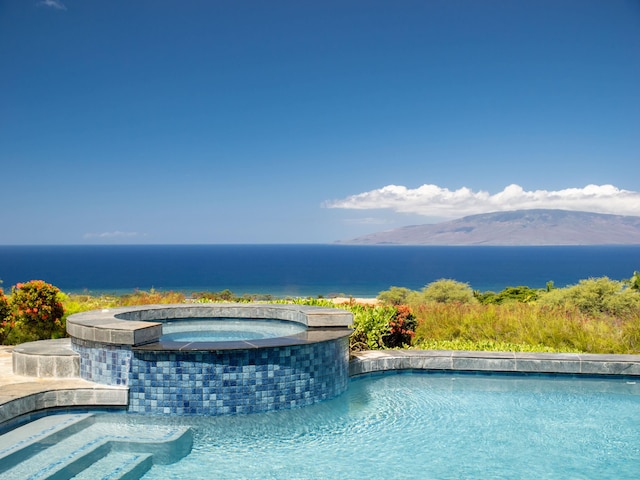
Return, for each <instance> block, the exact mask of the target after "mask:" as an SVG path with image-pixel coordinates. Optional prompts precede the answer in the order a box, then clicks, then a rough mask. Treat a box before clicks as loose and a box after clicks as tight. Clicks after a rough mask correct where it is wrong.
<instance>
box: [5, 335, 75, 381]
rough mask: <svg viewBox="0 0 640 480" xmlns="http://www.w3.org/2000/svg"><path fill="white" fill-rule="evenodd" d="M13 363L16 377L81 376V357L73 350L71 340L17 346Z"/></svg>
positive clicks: (63, 339)
mask: <svg viewBox="0 0 640 480" xmlns="http://www.w3.org/2000/svg"><path fill="white" fill-rule="evenodd" d="M12 363H13V373H15V374H16V375H25V376H29V377H40V378H44V377H56V378H74V377H79V376H80V355H78V354H77V353H76V352H75V351H73V349H72V348H71V339H70V338H60V339H57V340H40V341H38V342H29V343H23V344H21V345H17V346H16V347H14V349H13V354H12Z"/></svg>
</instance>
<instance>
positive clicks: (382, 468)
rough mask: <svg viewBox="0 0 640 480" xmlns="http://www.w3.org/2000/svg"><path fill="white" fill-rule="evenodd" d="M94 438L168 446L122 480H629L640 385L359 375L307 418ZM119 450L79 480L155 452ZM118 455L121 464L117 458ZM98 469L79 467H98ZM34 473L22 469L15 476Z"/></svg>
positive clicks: (119, 418) (188, 424)
mask: <svg viewBox="0 0 640 480" xmlns="http://www.w3.org/2000/svg"><path fill="white" fill-rule="evenodd" d="M82 421H87V420H86V419H83V420H82ZM92 428H94V429H97V433H95V432H94V434H93V435H94V437H95V435H102V436H104V435H105V434H110V435H113V432H117V435H119V436H122V435H123V433H125V432H134V435H136V436H139V435H140V434H135V432H141V433H142V432H144V435H148V436H151V435H152V434H154V432H157V433H158V434H159V435H160V436H162V438H163V439H169V440H170V441H171V442H172V443H171V445H173V446H172V447H171V448H170V450H167V449H166V447H165V450H164V451H163V452H162V455H163V456H164V457H170V458H167V459H165V460H162V459H161V460H160V461H153V462H149V463H148V464H146V466H145V468H141V469H140V470H139V474H138V475H137V476H129V477H125V478H143V479H154V480H156V479H158V480H163V479H177V478H179V479H182V478H189V479H208V478H216V479H257V478H260V479H263V478H272V479H291V478H295V479H334V478H340V479H345V480H350V479H353V480H356V479H357V480H360V479H363V478H366V479H378V478H380V479H383V478H384V479H389V478H393V479H398V478H405V479H414V478H415V479H449V478H455V479H471V478H473V479H475V478H491V479H495V478H498V479H536V480H537V479H544V478H548V479H556V478H563V479H565V478H572V479H617V480H619V479H636V478H638V464H639V462H640V382H638V383H636V381H635V380H634V379H632V378H630V377H617V378H613V377H599V378H597V377H578V376H566V375H565V376H563V375H556V376H549V375H521V374H472V373H459V372H448V373H434V372H430V373H416V372H409V373H402V374H397V373H394V372H389V373H385V374H375V375H363V376H360V377H356V378H354V379H352V380H351V382H350V386H349V389H348V390H347V391H346V392H345V393H344V394H343V395H341V396H339V397H337V398H334V399H332V400H328V401H326V402H322V403H318V404H315V405H312V406H309V407H305V408H298V409H293V410H280V411H273V412H267V413H261V414H251V415H236V416H210V417H207V416H204V417H202V416H199V417H189V416H171V417H158V416H145V415H137V414H126V413H105V414H97V415H96V418H95V420H92ZM76 430H79V427H76ZM10 434H11V432H9V435H10ZM75 436H78V437H80V439H79V442H80V443H79V444H78V445H77V446H75V447H73V448H72V445H73V441H74V440H73V436H70V437H65V438H64V440H62V441H60V442H59V446H60V447H61V448H62V451H63V454H64V455H70V454H71V452H72V451H73V449H74V448H75V449H76V450H82V449H85V448H86V447H85V446H83V445H82V442H86V441H88V440H87V439H89V438H92V437H91V436H90V435H89V434H87V433H85V432H84V431H78V432H76V434H75ZM3 440H4V441H5V444H11V442H10V441H7V439H2V438H1V437H0V447H1V446H2V441H3ZM9 440H10V439H9ZM123 441H124V442H125V447H124V448H123V447H122V446H121V447H120V448H113V450H115V455H119V456H116V458H114V459H113V462H111V465H112V467H111V468H114V467H113V464H114V462H116V463H115V464H116V465H118V466H117V467H115V469H113V470H104V471H97V470H96V469H95V468H94V469H93V470H92V471H91V472H90V474H89V473H87V474H85V477H78V478H112V479H115V478H121V477H120V476H118V472H121V471H123V468H124V467H122V466H121V465H120V464H119V463H117V462H125V461H129V462H132V461H133V460H131V458H137V457H139V456H140V455H143V454H145V453H149V452H151V451H152V450H153V449H150V448H149V446H148V445H147V446H145V445H142V446H136V444H135V443H133V442H132V441H131V439H127V438H124V440H123ZM191 442H192V443H191ZM46 443H47V444H48V443H49V442H46ZM191 445H192V446H191ZM47 446H48V445H47ZM0 450H2V448H0ZM177 450H181V452H180V455H176V451H177ZM172 452H173V453H172ZM0 453H1V452H0ZM103 453H104V452H103ZM125 453H126V454H127V455H129V456H130V457H124V459H122V456H123V455H125ZM154 455H157V452H156V453H154ZM41 456H44V457H45V459H46V457H49V456H50V455H48V454H47V451H44V452H41ZM51 457H52V456H51ZM177 457H182V458H177ZM102 460H103V459H102V458H100V459H98V457H96V458H93V459H91V458H89V459H88V460H87V462H88V463H90V464H91V466H92V467H95V466H97V465H98V464H99V462H101V461H102ZM50 461H51V462H52V463H56V462H57V463H59V462H60V461H59V460H58V459H56V458H51V459H50ZM171 462H174V463H171ZM152 463H153V464H152ZM33 465H36V461H35V460H33V459H26V461H23V462H22V463H21V464H20V468H31V467H32V466H33ZM38 468H39V470H36V471H35V472H28V474H25V471H24V470H16V471H19V472H20V473H19V474H18V476H16V475H14V473H15V472H16V471H14V470H7V471H4V472H2V478H7V479H13V478H20V479H22V478H30V477H31V476H32V477H33V478H47V477H46V476H42V475H41V472H43V471H44V472H46V471H49V470H50V467H49V466H47V465H46V464H45V465H44V466H41V467H38ZM113 472H116V473H115V474H114V473H113ZM145 472H146V473H145ZM87 475H89V476H87ZM96 475H98V476H97V477H96Z"/></svg>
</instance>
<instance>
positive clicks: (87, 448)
mask: <svg viewBox="0 0 640 480" xmlns="http://www.w3.org/2000/svg"><path fill="white" fill-rule="evenodd" d="M55 417H61V418H55ZM0 440H1V441H2V442H3V445H4V446H5V448H4V451H5V453H6V454H5V456H4V459H3V461H2V466H3V469H4V470H3V472H2V475H1V476H2V478H3V479H7V480H11V479H16V480H18V479H20V480H23V479H30V480H37V479H66V478H72V477H74V476H77V475H83V474H84V473H83V472H84V471H85V470H87V469H89V470H90V471H91V472H93V474H89V473H87V475H90V476H89V477H86V478H109V479H111V478H113V479H120V478H123V479H127V478H138V477H139V476H140V475H141V474H142V473H144V472H145V471H146V470H148V469H149V468H150V466H151V465H152V464H153V463H172V462H175V461H177V460H179V459H181V458H182V457H184V456H185V455H187V454H188V453H189V452H190V451H191V446H192V443H193V440H192V434H191V430H190V429H189V428H188V427H169V426H163V425H149V426H145V428H144V429H142V430H141V429H140V426H137V425H131V424H118V423H116V424H111V423H108V422H106V421H104V422H103V421H97V420H96V417H94V416H93V415H91V414H87V415H84V416H82V415H76V416H73V415H67V416H54V417H44V418H42V419H40V420H38V421H36V422H32V423H30V424H27V425H23V426H22V427H20V428H18V429H15V430H13V431H11V432H8V433H7V434H5V435H3V436H2V437H0ZM11 442H14V443H15V444H16V446H15V447H12V446H11V445H10V444H11ZM5 465H6V466H5ZM100 465H102V467H100ZM102 468H103V469H104V470H102ZM141 472H142V473H141ZM135 475H138V476H135Z"/></svg>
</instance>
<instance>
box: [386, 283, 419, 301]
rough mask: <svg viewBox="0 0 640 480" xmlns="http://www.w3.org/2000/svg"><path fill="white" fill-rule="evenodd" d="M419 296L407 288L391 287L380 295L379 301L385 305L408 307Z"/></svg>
mask: <svg viewBox="0 0 640 480" xmlns="http://www.w3.org/2000/svg"><path fill="white" fill-rule="evenodd" d="M416 296H419V294H418V292H416V291H415V290H410V289H408V288H405V287H391V288H390V289H389V290H385V291H383V292H380V293H379V294H378V297H377V298H378V300H379V301H380V302H382V303H384V304H385V305H407V304H408V303H410V302H411V301H413V300H415V299H416Z"/></svg>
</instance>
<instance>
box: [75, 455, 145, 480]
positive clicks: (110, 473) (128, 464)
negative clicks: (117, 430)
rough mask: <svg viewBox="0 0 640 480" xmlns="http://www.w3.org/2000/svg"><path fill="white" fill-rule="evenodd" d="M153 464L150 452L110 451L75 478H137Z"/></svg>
mask: <svg viewBox="0 0 640 480" xmlns="http://www.w3.org/2000/svg"><path fill="white" fill-rule="evenodd" d="M152 466H153V455H151V454H150V453H125V452H114V451H112V452H110V453H109V454H108V455H107V456H105V457H103V458H101V459H100V460H98V461H97V462H95V463H93V464H92V465H91V466H89V467H88V468H86V469H84V470H83V471H82V472H80V473H79V474H78V475H76V476H75V477H73V478H74V480H96V479H102V480H137V479H138V478H140V477H142V476H143V475H144V474H145V473H146V472H147V471H149V469H150V468H151V467H152Z"/></svg>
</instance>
